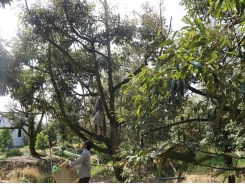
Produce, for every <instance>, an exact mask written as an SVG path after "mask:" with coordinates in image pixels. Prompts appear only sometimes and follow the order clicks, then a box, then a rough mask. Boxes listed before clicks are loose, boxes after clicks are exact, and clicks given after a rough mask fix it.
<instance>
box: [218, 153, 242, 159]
mask: <svg viewBox="0 0 245 184" xmlns="http://www.w3.org/2000/svg"><path fill="white" fill-rule="evenodd" d="M221 155H223V156H227V157H232V158H240V157H239V156H238V155H237V154H235V153H222V154H221Z"/></svg>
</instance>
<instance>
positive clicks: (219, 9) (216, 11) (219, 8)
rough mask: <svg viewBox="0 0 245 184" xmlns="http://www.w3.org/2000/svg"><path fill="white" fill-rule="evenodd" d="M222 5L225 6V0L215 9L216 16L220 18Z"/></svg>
mask: <svg viewBox="0 0 245 184" xmlns="http://www.w3.org/2000/svg"><path fill="white" fill-rule="evenodd" d="M222 4H223V0H219V3H218V5H217V6H216V8H215V16H219V14H220V11H221V6H222Z"/></svg>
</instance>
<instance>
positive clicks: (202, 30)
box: [194, 18, 205, 34]
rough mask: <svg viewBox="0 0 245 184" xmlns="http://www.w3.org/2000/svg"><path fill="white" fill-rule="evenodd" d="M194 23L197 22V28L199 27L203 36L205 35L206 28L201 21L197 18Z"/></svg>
mask: <svg viewBox="0 0 245 184" xmlns="http://www.w3.org/2000/svg"><path fill="white" fill-rule="evenodd" d="M194 22H195V24H196V26H197V27H198V29H199V30H200V32H201V33H202V34H205V28H204V25H203V24H202V22H201V20H200V19H198V18H195V19H194Z"/></svg>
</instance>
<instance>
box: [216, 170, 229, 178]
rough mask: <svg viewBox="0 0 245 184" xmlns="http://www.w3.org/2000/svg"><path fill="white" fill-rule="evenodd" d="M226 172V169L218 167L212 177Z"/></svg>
mask: <svg viewBox="0 0 245 184" xmlns="http://www.w3.org/2000/svg"><path fill="white" fill-rule="evenodd" d="M225 172H227V170H224V169H219V170H217V171H216V172H215V174H214V175H213V177H217V176H219V175H221V174H223V173H225Z"/></svg>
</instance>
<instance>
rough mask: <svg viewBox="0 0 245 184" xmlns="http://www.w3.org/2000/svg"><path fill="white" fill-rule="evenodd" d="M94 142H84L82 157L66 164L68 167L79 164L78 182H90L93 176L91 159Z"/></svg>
mask: <svg viewBox="0 0 245 184" xmlns="http://www.w3.org/2000/svg"><path fill="white" fill-rule="evenodd" d="M91 147H92V144H91V142H90V141H89V140H87V141H85V142H84V143H83V147H82V149H83V152H82V154H81V155H80V157H79V158H78V159H76V160H74V161H71V162H70V163H69V164H68V165H66V169H69V168H70V167H71V168H72V167H74V166H76V165H79V164H80V166H79V181H78V183H89V180H90V176H91V161H90V149H91Z"/></svg>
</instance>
